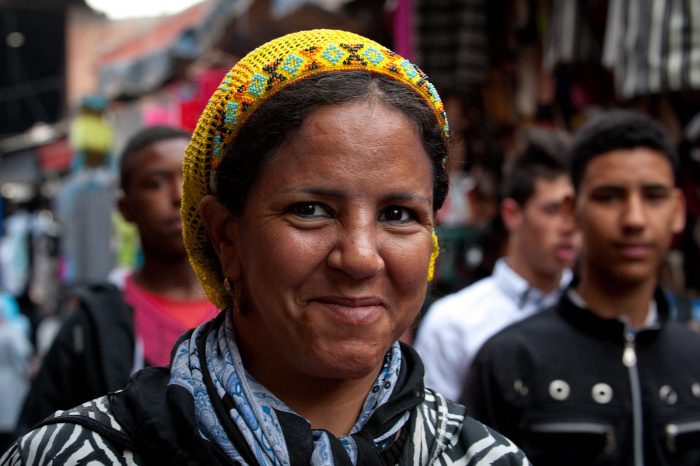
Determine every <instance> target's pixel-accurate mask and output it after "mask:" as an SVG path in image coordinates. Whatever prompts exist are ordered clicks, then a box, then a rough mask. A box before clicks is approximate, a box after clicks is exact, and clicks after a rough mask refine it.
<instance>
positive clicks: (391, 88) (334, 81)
mask: <svg viewBox="0 0 700 466" xmlns="http://www.w3.org/2000/svg"><path fill="white" fill-rule="evenodd" d="M363 98H364V99H376V100H378V101H380V102H383V103H385V104H388V105H390V106H392V107H394V108H396V109H398V110H400V111H402V112H403V113H404V114H405V115H406V116H407V117H408V118H409V120H410V121H412V122H414V123H415V125H416V128H417V130H418V132H419V133H418V134H419V137H420V138H421V139H422V141H423V146H424V148H425V151H426V152H427V153H428V156H429V157H430V159H431V161H432V165H433V209H434V210H437V209H439V208H440V207H441V206H442V203H443V202H444V201H445V196H446V195H447V188H448V176H447V172H446V169H445V167H444V166H443V161H444V160H445V159H446V157H447V141H446V140H445V139H444V137H443V134H442V128H441V126H440V124H439V123H438V120H437V118H436V117H435V114H434V113H433V110H432V109H431V108H430V107H429V106H428V104H427V103H426V102H425V101H424V100H423V97H421V96H420V95H419V94H417V93H416V92H415V91H414V90H412V89H411V88H410V87H408V86H407V85H405V84H403V83H401V82H399V81H397V80H395V79H392V78H389V77H387V76H383V75H380V74H376V73H368V72H365V71H347V72H337V73H325V74H320V75H318V76H313V77H310V78H307V79H304V80H301V81H299V82H297V83H294V84H291V85H289V87H286V88H285V89H283V90H281V91H280V92H279V93H277V94H275V95H274V96H273V97H271V98H270V99H269V100H267V101H265V102H264V103H263V104H262V105H261V106H260V108H258V109H257V110H256V111H255V112H254V113H253V114H252V115H251V117H250V119H249V120H248V121H247V122H246V123H245V124H244V126H243V127H242V128H241V131H240V133H238V135H237V137H236V139H235V141H234V143H233V145H232V147H231V152H230V153H229V155H228V156H226V157H224V159H223V161H222V162H221V165H220V166H219V169H218V171H217V175H216V176H217V178H216V185H217V187H218V188H217V192H216V194H217V196H218V197H219V198H220V199H221V201H222V202H223V203H224V204H225V205H226V206H227V207H228V208H229V210H230V211H231V212H232V213H234V214H239V213H241V212H242V210H243V207H244V206H245V203H246V200H247V196H248V193H249V192H250V189H251V187H252V186H253V184H254V183H255V181H256V180H257V179H258V177H259V176H260V174H261V172H262V170H263V168H264V166H265V165H266V164H267V163H269V159H270V155H271V154H272V152H273V151H274V150H275V149H276V148H277V147H279V145H280V144H282V142H283V141H284V139H285V138H286V137H287V136H288V135H289V134H291V133H292V132H293V131H294V130H296V129H298V128H299V127H300V126H301V125H302V123H303V121H304V119H305V118H306V116H307V115H308V114H309V112H311V111H312V110H313V109H314V108H316V107H318V106H321V105H334V104H341V103H345V102H350V101H352V100H357V99H363Z"/></svg>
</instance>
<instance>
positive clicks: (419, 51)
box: [414, 0, 489, 95]
mask: <svg viewBox="0 0 700 466" xmlns="http://www.w3.org/2000/svg"><path fill="white" fill-rule="evenodd" d="M486 9H487V8H486V0H418V1H417V10H416V12H417V14H416V17H415V21H414V22H415V27H416V38H415V39H416V40H415V43H416V59H415V62H416V64H417V65H418V66H420V67H421V68H422V69H423V71H425V72H426V73H427V74H428V76H430V80H431V81H432V83H433V84H434V85H435V87H436V88H437V89H438V90H439V92H440V93H441V94H446V95H447V94H458V95H466V94H468V93H470V92H471V91H473V90H474V88H475V87H476V86H479V85H481V84H483V83H484V82H485V81H486V76H487V74H488V71H489V51H488V49H489V41H488V36H487V30H486V29H487V14H486Z"/></svg>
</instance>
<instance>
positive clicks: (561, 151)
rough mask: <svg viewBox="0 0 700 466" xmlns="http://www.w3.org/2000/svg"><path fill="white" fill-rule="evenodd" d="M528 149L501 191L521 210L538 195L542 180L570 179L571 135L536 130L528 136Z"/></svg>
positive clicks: (511, 170) (530, 131)
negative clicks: (566, 177) (569, 146)
mask: <svg viewBox="0 0 700 466" xmlns="http://www.w3.org/2000/svg"><path fill="white" fill-rule="evenodd" d="M525 139H526V146H525V149H524V150H523V151H522V152H521V153H519V154H518V155H517V158H516V159H515V162H514V163H513V166H512V167H511V169H510V171H509V172H508V174H507V176H506V179H505V181H504V183H503V188H502V190H501V197H502V199H506V198H509V199H513V200H514V201H515V202H517V203H518V205H520V206H521V207H522V206H524V205H525V204H526V203H527V201H529V200H530V198H531V197H532V196H533V194H535V184H536V182H537V180H538V179H545V180H548V181H551V180H554V179H556V178H558V177H560V176H562V175H568V168H569V167H568V164H567V163H566V158H565V154H566V150H567V148H568V144H569V139H568V134H567V133H564V132H562V131H558V130H551V129H544V128H537V129H535V128H533V129H531V130H529V131H528V132H526V133H525Z"/></svg>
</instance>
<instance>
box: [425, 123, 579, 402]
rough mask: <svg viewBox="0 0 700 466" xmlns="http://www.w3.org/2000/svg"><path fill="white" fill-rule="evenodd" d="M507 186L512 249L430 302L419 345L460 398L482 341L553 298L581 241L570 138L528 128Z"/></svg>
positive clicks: (428, 368) (443, 388) (437, 381)
mask: <svg viewBox="0 0 700 466" xmlns="http://www.w3.org/2000/svg"><path fill="white" fill-rule="evenodd" d="M529 138H530V139H529V142H528V144H527V145H526V148H525V150H524V151H523V152H522V153H521V154H520V155H519V157H518V158H517V159H516V161H515V163H514V166H513V167H512V169H511V171H510V172H509V176H508V178H507V180H506V183H505V185H504V189H503V195H502V197H503V201H502V202H501V217H502V219H503V222H504V224H505V226H506V229H507V230H508V245H507V246H508V254H507V257H506V258H501V259H499V260H498V261H497V262H496V265H495V267H494V271H493V275H492V276H490V277H487V278H484V279H482V280H479V281H478V282H476V283H474V284H472V285H470V286H468V287H466V288H464V289H462V290H461V291H458V292H457V293H454V294H452V295H448V296H446V297H444V298H442V299H440V300H438V301H436V302H435V303H433V305H432V306H431V307H430V308H429V309H428V312H427V314H426V317H425V319H424V320H423V322H422V323H421V325H420V327H419V328H418V335H417V339H416V342H415V347H416V349H417V351H418V352H419V354H420V355H421V358H422V359H423V362H424V366H425V383H426V386H428V387H431V388H434V389H436V390H438V391H440V392H441V393H443V394H445V396H447V397H448V398H451V399H453V400H458V399H459V396H460V394H461V390H462V386H463V383H464V379H465V377H466V375H467V371H468V370H469V366H470V365H471V362H472V359H473V358H474V356H475V355H476V353H477V351H478V350H479V348H480V347H481V345H482V344H483V343H484V342H485V341H486V340H487V339H488V338H489V337H491V336H492V335H493V334H495V333H496V332H498V331H499V330H501V329H502V328H504V327H506V326H507V325H509V324H511V323H512V322H515V321H516V320H520V319H522V318H525V317H527V316H530V315H532V314H533V313H534V312H536V311H538V310H540V309H542V308H543V307H546V306H548V305H552V304H554V303H555V302H556V300H557V299H558V298H559V296H560V294H561V292H562V290H563V289H565V288H566V285H568V283H569V281H570V279H571V271H570V270H569V268H568V267H569V266H570V265H571V263H572V262H573V260H574V258H575V256H576V253H577V250H578V249H577V248H578V236H577V233H576V230H575V228H574V221H573V216H572V215H571V208H570V206H571V201H572V199H573V187H572V186H571V181H570V180H569V175H568V173H567V166H566V163H565V161H564V159H563V153H564V152H565V149H566V141H565V140H564V139H563V138H562V134H561V133H558V132H554V131H551V130H542V131H540V132H531V133H529Z"/></svg>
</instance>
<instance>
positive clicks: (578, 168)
mask: <svg viewBox="0 0 700 466" xmlns="http://www.w3.org/2000/svg"><path fill="white" fill-rule="evenodd" d="M639 147H644V148H647V149H652V150H655V151H658V152H660V153H661V154H662V155H663V156H664V157H665V158H666V160H668V162H669V163H670V164H671V169H672V171H673V174H674V178H677V172H678V154H677V152H676V149H675V145H674V143H673V141H672V140H671V137H670V136H669V134H668V132H667V131H666V130H665V129H664V127H663V126H661V124H660V123H659V122H657V121H656V120H653V119H652V118H651V117H648V116H646V115H643V114H641V113H637V112H633V111H630V110H612V111H609V112H606V113H604V114H602V115H600V116H599V117H597V118H595V119H593V120H592V121H591V122H590V123H588V124H587V125H585V126H584V127H583V128H582V129H581V130H580V131H579V132H578V134H577V135H576V137H575V139H574V143H573V145H572V147H571V151H570V153H569V157H570V160H571V180H572V182H573V184H574V189H576V190H578V188H579V186H580V184H581V179H582V178H583V173H584V171H585V170H586V167H587V166H588V164H589V162H590V161H591V160H592V159H594V158H595V157H597V156H599V155H602V154H605V153H607V152H611V151H614V150H618V149H635V148H639Z"/></svg>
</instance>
